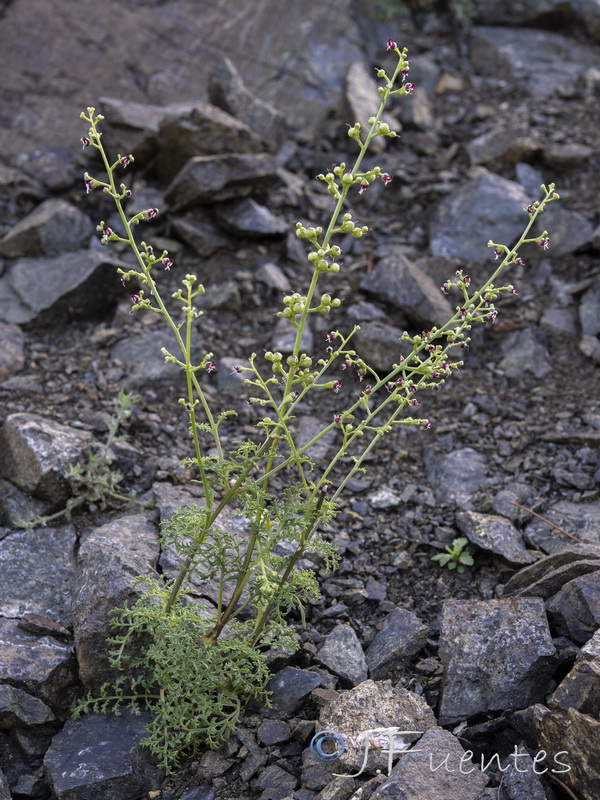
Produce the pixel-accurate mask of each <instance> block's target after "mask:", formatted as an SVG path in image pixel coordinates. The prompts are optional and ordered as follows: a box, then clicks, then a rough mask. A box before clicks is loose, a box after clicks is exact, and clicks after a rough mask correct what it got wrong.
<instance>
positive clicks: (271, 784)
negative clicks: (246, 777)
mask: <svg viewBox="0 0 600 800" xmlns="http://www.w3.org/2000/svg"><path fill="white" fill-rule="evenodd" d="M254 785H255V786H256V788H257V789H262V790H266V791H267V792H268V791H269V790H270V789H271V790H272V789H274V788H275V787H281V788H282V789H285V790H286V791H285V792H284V793H282V794H281V798H282V800H283V798H284V797H286V796H290V795H291V793H292V792H293V790H294V789H295V788H296V786H297V785H298V781H297V779H296V778H295V777H294V776H293V775H291V774H290V773H289V772H286V771H285V770H284V769H281V767H278V766H277V764H271V765H270V766H269V767H267V768H266V769H264V770H263V771H262V773H261V774H260V776H259V777H258V778H257V780H255V781H254ZM263 797H265V800H266V798H270V797H271V795H270V794H263Z"/></svg>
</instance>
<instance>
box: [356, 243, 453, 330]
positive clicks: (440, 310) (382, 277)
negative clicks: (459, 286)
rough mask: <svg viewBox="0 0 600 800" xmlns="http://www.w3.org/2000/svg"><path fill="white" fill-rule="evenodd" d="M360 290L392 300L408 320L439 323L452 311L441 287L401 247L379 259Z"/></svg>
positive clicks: (419, 323)
mask: <svg viewBox="0 0 600 800" xmlns="http://www.w3.org/2000/svg"><path fill="white" fill-rule="evenodd" d="M361 289H364V291H366V292H369V293H370V294H372V295H374V296H375V297H377V299H378V300H384V301H385V302H387V303H391V304H392V305H393V306H394V307H395V308H397V309H398V310H400V311H401V312H402V314H403V315H404V316H405V317H406V318H407V319H408V320H409V321H411V322H413V323H415V324H418V325H423V326H424V327H426V326H429V327H431V326H432V325H437V326H442V325H444V323H446V322H447V321H448V320H449V319H450V318H451V317H452V314H453V313H454V312H453V310H452V306H451V305H450V303H449V302H448V300H447V299H446V298H445V297H444V296H443V294H442V293H441V291H440V287H439V286H438V285H437V284H435V283H434V282H433V280H432V279H431V278H430V277H429V276H428V275H426V274H425V273H424V272H422V271H421V270H420V269H418V268H417V267H416V266H415V265H414V264H413V263H412V262H411V261H409V259H408V258H407V257H406V256H405V255H404V253H402V252H401V251H400V250H397V251H395V252H393V253H392V254H390V255H388V256H387V257H385V258H383V259H382V260H381V261H379V262H378V264H377V266H376V267H375V269H374V270H373V272H372V273H371V274H370V275H367V276H366V277H365V278H364V280H363V282H362V283H361Z"/></svg>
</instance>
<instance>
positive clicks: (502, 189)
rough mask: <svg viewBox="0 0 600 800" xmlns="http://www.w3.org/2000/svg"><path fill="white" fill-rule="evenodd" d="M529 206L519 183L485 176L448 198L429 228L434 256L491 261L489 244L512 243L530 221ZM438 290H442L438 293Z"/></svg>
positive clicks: (491, 175)
mask: <svg viewBox="0 0 600 800" xmlns="http://www.w3.org/2000/svg"><path fill="white" fill-rule="evenodd" d="M529 203H530V200H529V197H528V195H527V193H526V192H525V190H524V189H523V187H522V186H520V184H518V183H515V182H514V181H509V180H506V178H501V177H500V176H499V175H493V174H491V173H484V174H482V175H479V176H478V177H476V178H472V179H471V180H470V181H468V182H467V183H465V184H464V185H463V186H461V187H460V188H459V189H457V190H456V191H453V192H452V193H451V194H449V195H448V196H447V197H445V198H444V199H443V200H442V201H441V202H440V203H439V205H438V206H437V208H436V209H435V210H434V213H433V217H432V220H431V223H430V227H429V233H430V239H431V242H430V248H431V252H432V253H433V255H434V256H443V257H445V258H460V259H462V260H467V261H476V262H489V260H490V258H492V256H491V251H490V249H489V248H488V246H487V243H488V241H489V240H490V239H491V240H492V241H494V242H496V243H498V244H504V245H506V246H508V247H510V246H511V244H513V243H514V242H515V241H516V240H517V239H518V237H519V236H520V235H521V233H522V232H523V229H524V228H525V224H526V222H527V218H526V214H525V213H524V212H523V209H524V208H526V207H527V206H528V205H529ZM438 291H439V290H438Z"/></svg>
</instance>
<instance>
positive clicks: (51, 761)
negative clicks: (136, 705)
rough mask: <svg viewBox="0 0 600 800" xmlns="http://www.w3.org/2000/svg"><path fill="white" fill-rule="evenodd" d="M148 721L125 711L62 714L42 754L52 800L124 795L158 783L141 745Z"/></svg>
mask: <svg viewBox="0 0 600 800" xmlns="http://www.w3.org/2000/svg"><path fill="white" fill-rule="evenodd" d="M149 722H150V717H149V715H148V714H142V715H141V716H139V717H136V716H134V715H133V714H131V713H129V712H127V713H125V714H123V715H122V716H118V717H117V716H114V715H108V716H105V715H99V714H88V715H86V716H83V717H82V718H81V719H78V720H72V719H70V720H67V723H66V725H65V726H64V728H63V729H62V730H61V731H60V732H59V733H57V734H56V736H55V737H54V739H53V740H52V744H51V745H50V748H49V749H48V752H47V753H46V755H45V757H44V767H45V770H46V775H47V776H48V779H49V781H50V786H51V788H52V791H53V793H54V794H53V796H54V797H55V798H56V800H91V798H93V797H101V798H102V800H124V799H125V798H134V797H142V796H145V797H147V796H148V792H149V791H152V790H153V789H158V786H159V785H160V781H161V778H162V775H161V773H160V772H159V770H158V769H156V768H155V767H153V766H151V765H150V764H149V763H148V761H147V760H146V758H145V754H144V751H143V748H142V746H141V740H142V739H143V738H144V736H145V735H146V730H145V726H146V725H147V724H148V723H149Z"/></svg>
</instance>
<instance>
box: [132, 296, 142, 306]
mask: <svg viewBox="0 0 600 800" xmlns="http://www.w3.org/2000/svg"><path fill="white" fill-rule="evenodd" d="M131 302H132V303H133V305H134V306H136V305H137V304H138V303H139V302H140V298H139V295H137V294H132V295H131Z"/></svg>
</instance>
